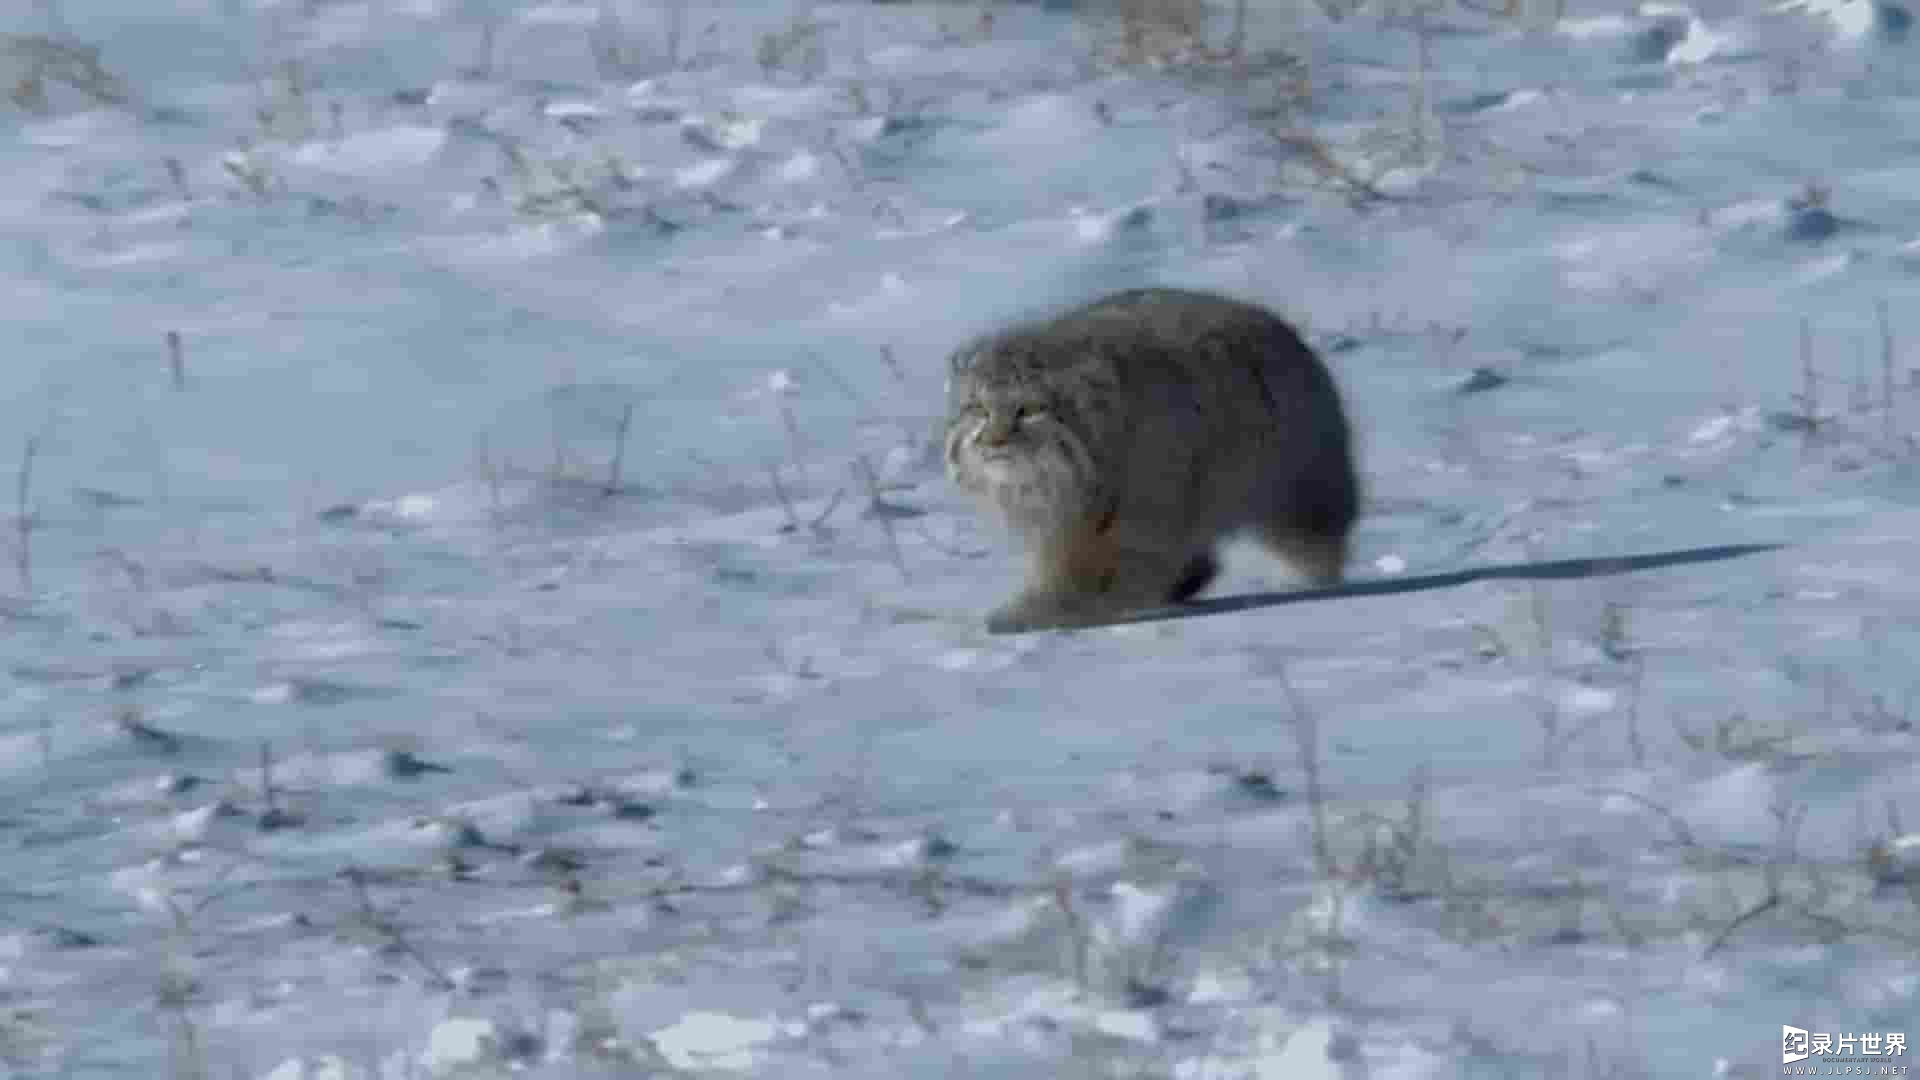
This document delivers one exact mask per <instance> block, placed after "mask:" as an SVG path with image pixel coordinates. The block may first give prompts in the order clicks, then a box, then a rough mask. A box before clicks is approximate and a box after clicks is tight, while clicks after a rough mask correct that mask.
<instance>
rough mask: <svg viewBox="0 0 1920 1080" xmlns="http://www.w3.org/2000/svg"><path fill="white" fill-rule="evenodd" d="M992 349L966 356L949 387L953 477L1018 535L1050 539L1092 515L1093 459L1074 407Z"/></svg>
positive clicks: (956, 361)
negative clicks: (1064, 528) (1075, 417)
mask: <svg viewBox="0 0 1920 1080" xmlns="http://www.w3.org/2000/svg"><path fill="white" fill-rule="evenodd" d="M1007 359H1008V358H1005V357H1001V356H997V355H996V354H995V352H994V351H993V350H992V349H991V348H990V347H987V348H975V349H963V350H962V351H960V352H958V353H955V354H954V357H953V359H952V369H951V372H950V382H949V383H948V416H947V431H946V463H947V475H948V477H950V478H951V479H952V480H953V482H954V483H955V484H956V485H957V486H959V487H960V488H961V490H963V491H967V492H969V493H971V494H973V495H974V496H976V497H978V498H980V499H982V500H983V501H985V502H987V503H988V504H990V505H992V506H993V507H995V508H996V509H998V510H999V511H1000V512H1001V513H1002V514H1003V515H1004V516H1005V517H1006V519H1007V522H1008V524H1009V525H1011V526H1012V527H1013V528H1014V530H1015V531H1016V532H1019V533H1022V534H1024V535H1028V536H1035V535H1045V534H1048V533H1051V532H1054V531H1056V530H1058V529H1059V528H1061V527H1063V526H1065V525H1067V524H1070V523H1071V522H1073V521H1075V520H1077V519H1079V518H1080V517H1082V516H1084V515H1085V514H1086V513H1088V512H1089V511H1090V510H1091V509H1092V506H1091V504H1092V501H1093V497H1094V484H1095V475H1094V460H1093V457H1092V452H1091V447H1089V446H1088V444H1087V440H1086V438H1085V436H1084V434H1083V433H1082V432H1081V431H1080V430H1079V425H1077V424H1076V423H1074V422H1073V420H1074V415H1075V414H1074V406H1073V404H1072V402H1070V401H1069V400H1067V399H1066V398H1064V397H1063V396H1062V395H1060V394H1058V393H1056V392H1055V391H1054V390H1053V389H1052V388H1050V387H1049V386H1048V385H1047V380H1046V379H1045V378H1041V377H1036V373H1035V372H1034V371H1032V370H1031V369H1029V368H1027V367H1025V365H1021V364H1018V363H1011V364H1010V363H1006V362H1005V361H1006V360H1007Z"/></svg>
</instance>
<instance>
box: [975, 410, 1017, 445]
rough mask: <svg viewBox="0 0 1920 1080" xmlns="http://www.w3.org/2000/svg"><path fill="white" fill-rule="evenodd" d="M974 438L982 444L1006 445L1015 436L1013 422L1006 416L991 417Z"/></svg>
mask: <svg viewBox="0 0 1920 1080" xmlns="http://www.w3.org/2000/svg"><path fill="white" fill-rule="evenodd" d="M973 438H974V441H975V442H977V443H979V444H980V445H981V446H1005V445H1007V443H1008V442H1009V441H1011V440H1012V438H1013V424H1012V423H1010V422H1008V420H1007V418H1006V417H1004V416H995V417H991V418H989V419H988V420H987V422H986V423H984V424H981V425H980V433H979V434H977V435H975V436H974V437H973Z"/></svg>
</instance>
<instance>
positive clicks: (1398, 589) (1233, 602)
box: [998, 544, 1787, 633]
mask: <svg viewBox="0 0 1920 1080" xmlns="http://www.w3.org/2000/svg"><path fill="white" fill-rule="evenodd" d="M1786 546H1787V545H1785V544H1716V545H1712V546H1709V547H1695V548H1681V549H1678V550H1675V551H1658V552H1650V553H1648V554H1645V555H1621V556H1615V557H1607V558H1585V559H1552V560H1549V561H1546V562H1520V563H1501V564H1498V565H1494V566H1476V567H1470V568H1468V569H1465V570H1446V571H1442V572H1440V573H1434V574H1415V575H1412V576H1409V577H1394V578H1377V579H1374V580H1371V581H1348V582H1343V583H1341V584H1339V585H1329V586H1326V587H1324V588H1316V589H1295V590H1292V591H1290V592H1258V593H1242V594H1240V595H1237V596H1215V597H1209V598H1206V599H1201V600H1192V601H1189V602H1187V603H1184V604H1176V605H1173V606H1170V607H1160V608H1148V609H1145V610H1141V611H1136V612H1133V613H1130V614H1127V615H1123V616H1120V617H1118V618H1115V619H1111V620H1108V621H1106V622H1102V623H1099V624H1096V625H1095V626H1087V627H1074V628H1072V629H1098V628H1099V627H1103V626H1128V625H1132V624H1135V623H1150V622H1166V621H1168V620H1170V619H1191V618H1195V617H1197V616H1201V615H1225V614H1228V613H1230V612H1235V611H1251V610H1253V609H1255V608H1267V607H1279V606H1281V605H1283V604H1304V603H1308V602H1311V601H1315V600H1338V599H1342V598H1345V597H1350V596H1390V595H1393V594H1396V593H1413V592H1425V591H1427V590H1429V589H1448V588H1452V587H1453V586H1455V585H1469V584H1472V583H1473V582H1476V581H1567V580H1573V579H1577V578H1597V577H1611V576H1612V575H1615V574H1630V573H1634V572H1636V571H1640V570H1659V569H1662V568H1664V567H1669V566H1689V565H1692V564H1694V563H1706V562H1718V561H1720V560H1722V559H1735V558H1739V557H1741V556H1743V555H1757V554H1760V553H1762V552H1767V551H1778V550H1780V549H1782V548H1784V547H1786ZM1036 629H1037V630H1045V629H1062V628H1047V627H1040V628H1036ZM998 632H999V633H1029V632H1033V631H998Z"/></svg>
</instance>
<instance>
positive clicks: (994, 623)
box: [987, 593, 1100, 634]
mask: <svg viewBox="0 0 1920 1080" xmlns="http://www.w3.org/2000/svg"><path fill="white" fill-rule="evenodd" d="M1099 621H1100V617H1099V615H1098V613H1097V612H1094V611H1092V610H1090V609H1089V608H1087V607H1086V606H1085V605H1080V604H1070V603H1067V602H1066V598H1064V597H1061V596H1057V595H1054V594H1051V593H1024V594H1022V595H1021V596H1018V597H1016V598H1015V599H1013V600H1012V601H1010V602H1009V603H1007V604H1005V605H1004V606H1002V607H999V608H997V609H995V610H994V611H993V612H991V613H989V614H988V615H987V632H988V633H990V634H1024V633H1027V632H1029V631H1033V630H1071V629H1074V628H1076V627H1082V626H1090V625H1093V624H1095V623H1098V622H1099Z"/></svg>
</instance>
